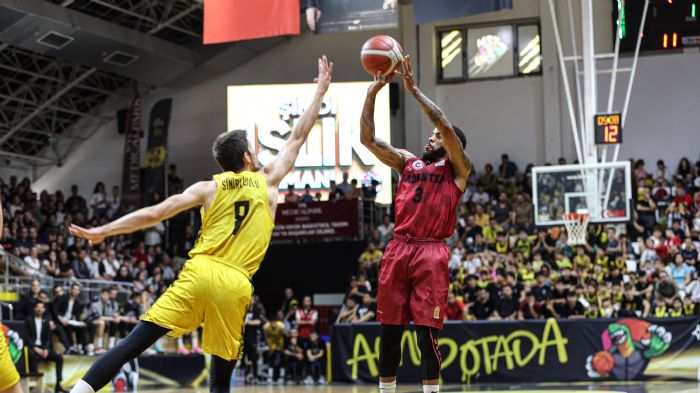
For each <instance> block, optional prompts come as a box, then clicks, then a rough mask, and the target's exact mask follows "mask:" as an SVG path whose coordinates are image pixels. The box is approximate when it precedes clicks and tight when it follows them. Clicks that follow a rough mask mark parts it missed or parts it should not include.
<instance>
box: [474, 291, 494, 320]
mask: <svg viewBox="0 0 700 393" xmlns="http://www.w3.org/2000/svg"><path fill="white" fill-rule="evenodd" d="M493 312H494V306H493V300H492V299H491V293H490V292H489V291H487V290H486V289H485V288H479V290H478V291H477V293H476V301H475V302H474V304H473V305H472V306H471V307H469V313H470V314H471V315H472V316H473V317H474V319H477V320H486V319H488V318H489V317H490V316H491V315H492V314H493Z"/></svg>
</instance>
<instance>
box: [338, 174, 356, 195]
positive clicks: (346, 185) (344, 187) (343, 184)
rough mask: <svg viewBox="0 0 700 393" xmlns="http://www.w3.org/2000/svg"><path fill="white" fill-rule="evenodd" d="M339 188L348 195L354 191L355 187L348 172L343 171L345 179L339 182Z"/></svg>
mask: <svg viewBox="0 0 700 393" xmlns="http://www.w3.org/2000/svg"><path fill="white" fill-rule="evenodd" d="M338 189H339V190H340V191H342V192H343V194H345V195H346V196H347V195H348V194H350V193H352V192H353V190H354V189H355V187H354V186H353V185H351V184H350V183H348V172H347V171H345V172H343V181H342V182H341V183H340V184H338Z"/></svg>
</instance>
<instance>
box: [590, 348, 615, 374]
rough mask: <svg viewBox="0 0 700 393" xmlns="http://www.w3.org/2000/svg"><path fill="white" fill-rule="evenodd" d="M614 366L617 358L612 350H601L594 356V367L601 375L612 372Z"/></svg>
mask: <svg viewBox="0 0 700 393" xmlns="http://www.w3.org/2000/svg"><path fill="white" fill-rule="evenodd" d="M613 367H615V358H613V355H611V354H610V352H606V351H600V352H598V353H596V354H595V356H593V369H594V370H595V371H597V372H598V373H600V375H608V374H610V370H612V369H613Z"/></svg>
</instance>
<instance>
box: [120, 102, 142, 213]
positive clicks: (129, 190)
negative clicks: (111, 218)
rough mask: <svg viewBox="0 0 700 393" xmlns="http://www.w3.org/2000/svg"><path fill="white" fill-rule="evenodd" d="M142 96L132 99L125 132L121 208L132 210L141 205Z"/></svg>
mask: <svg viewBox="0 0 700 393" xmlns="http://www.w3.org/2000/svg"><path fill="white" fill-rule="evenodd" d="M140 150H141V96H140V95H138V94H137V95H136V97H134V99H133V100H132V101H131V105H130V106H129V111H128V112H127V116H126V129H125V132H124V161H123V165H122V190H121V191H122V196H121V198H122V199H121V203H120V205H119V208H120V210H121V211H122V212H131V211H134V210H136V209H138V208H140V207H141V151H140Z"/></svg>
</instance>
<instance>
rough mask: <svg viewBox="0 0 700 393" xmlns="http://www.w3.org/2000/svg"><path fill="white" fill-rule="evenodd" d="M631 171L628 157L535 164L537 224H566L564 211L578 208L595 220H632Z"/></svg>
mask: <svg viewBox="0 0 700 393" xmlns="http://www.w3.org/2000/svg"><path fill="white" fill-rule="evenodd" d="M630 173H631V172H630V163H629V162H628V161H622V162H608V163H602V164H584V165H557V166H539V167H534V168H532V194H533V198H532V203H533V204H534V214H535V225H538V226H546V225H564V218H563V215H564V213H577V212H578V213H580V212H587V213H589V214H590V215H591V218H590V222H594V223H615V222H626V221H629V220H630V218H631V206H630V204H631V198H632V195H633V194H632V182H631V179H632V178H631V175H630Z"/></svg>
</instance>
